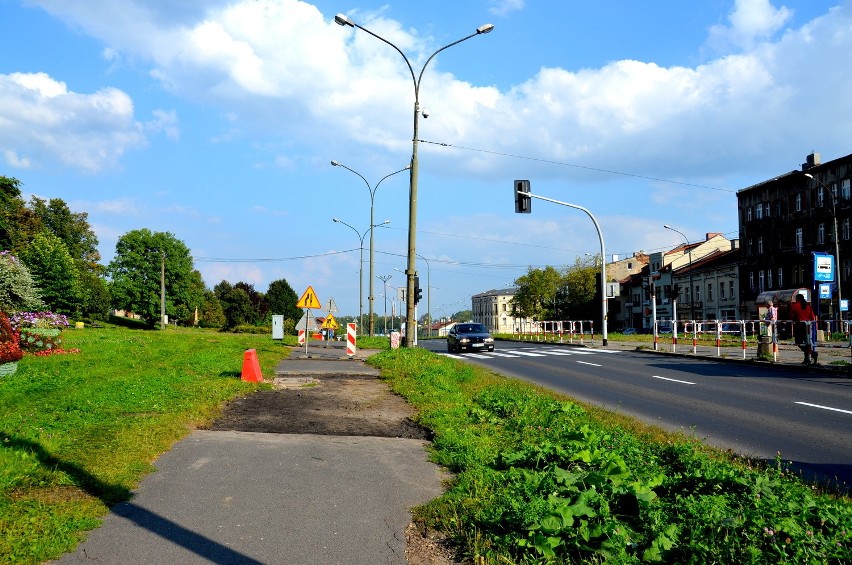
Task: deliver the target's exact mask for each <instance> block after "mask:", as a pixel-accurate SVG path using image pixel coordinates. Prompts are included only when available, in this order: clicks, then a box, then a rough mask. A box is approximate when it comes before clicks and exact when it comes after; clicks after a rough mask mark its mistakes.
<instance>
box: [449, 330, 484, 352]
mask: <svg viewBox="0 0 852 565" xmlns="http://www.w3.org/2000/svg"><path fill="white" fill-rule="evenodd" d="M465 350H467V351H482V350H487V351H494V338H493V337H491V333H490V332H489V331H488V328H486V327H485V326H484V325H482V324H471V323H465V324H456V325H455V326H453V327H452V328H450V331H449V332H448V333H447V351H449V352H450V353H452V352H454V351H465Z"/></svg>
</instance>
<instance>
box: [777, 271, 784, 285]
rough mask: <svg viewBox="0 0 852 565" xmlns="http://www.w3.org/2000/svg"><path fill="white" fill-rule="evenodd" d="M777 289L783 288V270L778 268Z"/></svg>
mask: <svg viewBox="0 0 852 565" xmlns="http://www.w3.org/2000/svg"><path fill="white" fill-rule="evenodd" d="M778 288H784V269H782V268H781V267H778Z"/></svg>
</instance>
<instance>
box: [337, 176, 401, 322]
mask: <svg viewBox="0 0 852 565" xmlns="http://www.w3.org/2000/svg"><path fill="white" fill-rule="evenodd" d="M331 164H332V166H334V167H343V168H344V169H346V170H347V171H349V172H351V173H354V174H356V175H358V176H359V177H361V180H362V181H364V184H366V185H367V190H368V191H369V192H370V295H369V296H368V297H367V301H368V302H369V303H370V336H372V335H373V257H374V251H373V228H374V227H375V223H374V221H373V209H374V205H375V203H376V191H377V190H378V189H379V185H380V184H382V181H383V180H385V179H386V178H388V177H392V176H393V175H395V174H397V173H401V172H402V171H406V170H408V169H410V168H411V165H407V166H405V167H403V168H401V169H400V170H398V171H394V172H392V173H390V174H389V175H385V176H383V177H382V178H381V179H380V180H379V182H377V183H376V186H370V183H369V182H367V179H365V178H364V176H363V175H362V174H361V173H359V172H358V171H356V170H354V169H350V168H349V167H347V166H346V165H344V164H343V163H338V162H337V161H332V162H331Z"/></svg>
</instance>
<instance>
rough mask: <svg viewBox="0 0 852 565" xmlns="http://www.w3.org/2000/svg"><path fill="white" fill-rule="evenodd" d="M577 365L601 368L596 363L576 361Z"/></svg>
mask: <svg viewBox="0 0 852 565" xmlns="http://www.w3.org/2000/svg"><path fill="white" fill-rule="evenodd" d="M577 363H581V364H583V365H591V366H592V367H600V366H601V365H599V364H597V363H589V362H588V361H577Z"/></svg>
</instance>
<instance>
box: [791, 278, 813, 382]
mask: <svg viewBox="0 0 852 565" xmlns="http://www.w3.org/2000/svg"><path fill="white" fill-rule="evenodd" d="M790 318H791V319H792V320H793V339H794V340H795V342H796V345H798V346H799V349H801V350H802V352H803V353H804V354H805V359H804V361H802V363H803V364H805V365H809V364H810V363H813V364H814V365H816V364H817V356H818V353H817V350H816V324H815V323H814V322H815V321H816V319H817V317H816V314H814V310H813V308H811V305H810V304H809V303H808V301H807V300H806V299H805V295H804V294H801V293H800V294H797V295H796V300H795V301H794V302H793V303H792V304H790ZM812 360H813V361H812Z"/></svg>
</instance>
